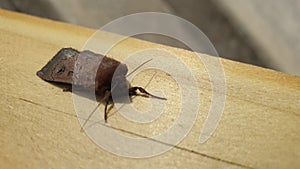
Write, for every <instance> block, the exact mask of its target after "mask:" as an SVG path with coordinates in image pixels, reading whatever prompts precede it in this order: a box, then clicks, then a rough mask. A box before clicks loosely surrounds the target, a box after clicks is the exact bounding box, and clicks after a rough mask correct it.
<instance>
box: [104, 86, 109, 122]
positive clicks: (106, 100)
mask: <svg viewBox="0 0 300 169" xmlns="http://www.w3.org/2000/svg"><path fill="white" fill-rule="evenodd" d="M110 95H111V93H110V91H106V92H105V95H104V98H103V100H104V101H105V108H104V120H105V123H107V113H108V112H107V106H108V104H109V98H110Z"/></svg>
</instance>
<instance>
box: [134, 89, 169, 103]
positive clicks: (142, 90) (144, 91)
mask: <svg viewBox="0 0 300 169" xmlns="http://www.w3.org/2000/svg"><path fill="white" fill-rule="evenodd" d="M137 90H139V91H140V92H141V93H143V94H146V95H147V96H151V97H153V98H157V99H161V100H167V99H166V98H163V97H159V96H155V95H153V94H150V93H149V92H147V91H146V90H145V89H144V88H142V87H137V86H136V87H131V88H130V89H129V95H130V96H136V95H137V92H136V91H137Z"/></svg>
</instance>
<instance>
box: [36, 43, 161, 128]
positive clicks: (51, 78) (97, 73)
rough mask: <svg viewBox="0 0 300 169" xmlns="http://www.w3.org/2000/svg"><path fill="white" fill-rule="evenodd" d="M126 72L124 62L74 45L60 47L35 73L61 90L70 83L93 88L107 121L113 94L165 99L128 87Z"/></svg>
mask: <svg viewBox="0 0 300 169" xmlns="http://www.w3.org/2000/svg"><path fill="white" fill-rule="evenodd" d="M143 64H145V63H143ZM127 72H128V68H127V66H126V64H123V63H121V62H119V61H117V60H115V59H113V58H110V57H107V56H103V55H101V54H96V53H94V52H92V51H89V50H85V51H82V52H79V51H77V50H75V49H73V48H62V49H61V50H60V51H59V52H58V53H57V54H56V55H55V56H54V57H53V58H52V59H51V60H50V61H49V62H48V63H47V64H46V65H45V66H44V67H43V68H42V69H41V70H39V71H38V72H37V76H39V77H40V78H41V79H43V80H45V81H47V82H50V83H52V84H55V85H56V86H59V87H62V88H63V91H72V86H73V87H77V88H80V89H81V90H82V91H84V90H90V89H92V90H94V91H95V95H96V98H97V100H99V101H100V102H104V104H105V109H104V119H105V122H107V113H108V112H107V106H108V104H109V103H111V102H113V101H114V100H113V98H114V99H115V98H117V99H118V98H122V97H123V96H126V95H127V96H129V97H132V96H137V95H141V94H142V95H145V96H147V97H153V98H157V99H162V100H166V98H163V97H158V96H155V95H152V94H150V93H149V92H147V91H146V90H145V89H144V88H142V87H139V86H134V87H131V86H130V84H129V82H128V81H127V80H126V74H127ZM138 91H139V92H138ZM115 93H116V94H115ZM113 94H114V97H112V96H113Z"/></svg>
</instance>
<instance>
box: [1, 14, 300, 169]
mask: <svg viewBox="0 0 300 169" xmlns="http://www.w3.org/2000/svg"><path fill="white" fill-rule="evenodd" d="M93 32H94V30H91V29H86V28H82V27H77V26H73V25H67V24H63V23H58V22H53V21H50V20H44V19H39V18H35V17H30V16H25V15H21V14H17V13H11V12H7V11H2V10H0V35H1V39H0V44H1V45H0V49H1V50H0V51H1V54H0V63H1V67H0V72H1V73H0V75H1V77H0V79H1V88H0V91H1V96H0V133H1V137H0V166H1V168H71V167H72V168H73V167H74V168H125V167H127V168H299V167H300V161H299V159H300V112H299V110H300V78H299V77H296V76H291V75H287V74H283V73H280V72H275V71H271V70H267V69H262V68H259V67H254V66H250V65H245V64H241V63H237V62H232V61H229V60H222V63H223V66H224V69H225V74H226V83H227V93H226V105H225V111H224V113H223V116H222V118H221V120H220V123H219V126H218V128H217V130H216V131H215V133H214V134H213V136H212V137H211V138H210V139H209V140H208V141H207V142H205V143H204V144H199V143H198V139H199V134H200V131H201V129H202V127H203V124H204V121H205V119H206V117H207V112H208V110H209V106H210V102H211V101H210V98H211V85H210V82H209V78H208V75H207V73H206V71H205V68H204V65H203V64H202V63H201V62H200V61H197V59H196V57H195V55H194V54H193V53H191V52H189V51H185V50H182V49H175V48H170V47H166V46H162V45H158V44H153V43H148V42H144V41H140V40H136V39H127V40H126V41H124V42H122V43H121V44H120V45H118V47H116V48H114V49H113V50H112V51H111V53H110V55H111V56H112V57H116V58H122V57H125V56H126V55H128V54H131V53H133V52H135V51H139V50H142V49H146V48H150V47H152V48H162V49H165V50H169V51H172V52H173V53H176V54H177V55H178V56H179V57H180V58H181V59H182V60H183V61H184V62H185V63H186V64H188V65H189V66H191V67H192V69H193V70H194V71H195V72H194V73H196V79H197V81H199V83H198V86H196V87H197V88H198V89H199V90H200V95H201V100H200V101H199V102H201V110H200V111H199V114H198V118H197V120H196V122H195V124H194V126H193V128H192V130H191V132H190V133H189V134H188V135H187V137H186V138H185V139H184V140H183V141H182V142H181V143H180V144H179V145H177V146H176V147H174V148H173V149H171V150H170V151H168V152H166V153H164V154H161V155H159V156H155V157H151V158H146V159H131V158H124V157H120V156H116V155H113V154H111V153H109V152H107V151H105V150H103V149H102V148H100V147H98V146H97V145H96V144H94V143H93V142H92V141H91V140H90V139H89V138H88V137H87V135H85V133H82V132H80V125H79V122H78V120H77V118H76V113H75V111H74V107H73V106H74V105H73V102H72V95H71V94H70V93H65V92H62V91H61V89H59V88H56V87H54V86H52V85H50V84H48V83H46V82H44V81H42V80H41V79H39V78H38V77H37V76H36V75H35V73H36V71H37V70H39V69H40V68H41V67H42V66H44V64H45V63H47V62H48V60H49V59H51V58H52V56H53V55H54V54H55V53H56V52H57V51H58V50H59V49H60V48H62V47H69V46H71V47H74V48H77V49H81V48H82V46H83V45H84V43H85V41H86V40H87V39H88V38H89V36H91V35H92V34H93ZM102 35H103V36H102V38H104V39H106V40H107V41H109V40H110V39H112V38H114V37H115V35H113V34H109V33H104V32H103V33H102ZM203 57H206V58H207V59H208V60H213V59H214V58H213V57H209V56H203ZM161 76H163V74H162V75H161ZM161 76H160V75H157V77H155V80H153V81H152V82H151V85H152V86H153V87H158V88H159V87H161V85H160V83H162V82H164V81H167V82H168V83H172V82H171V81H172V80H171V79H167V80H165V79H164V78H165V77H161ZM139 78H141V77H137V79H136V80H135V81H134V82H133V83H136V84H139V83H141V84H139V85H145V83H143V81H141V80H139ZM175 89H176V88H175ZM166 90H167V91H166V92H167V93H168V92H169V94H170V95H176V91H174V88H169V89H166ZM167 97H168V95H167ZM169 98H170V97H169ZM140 100H142V98H141V99H140ZM137 106H138V107H141V105H137ZM177 108H178V104H177V105H176V104H175V105H172V106H167V108H166V112H165V113H166V114H169V115H170V117H173V114H172V112H173V111H175V110H176V109H177ZM168 122H170V119H168V116H163V117H162V118H161V119H159V120H157V121H156V122H155V123H156V124H155V125H150V127H147V128H146V129H143V128H142V127H143V126H141V125H134V124H129V125H128V122H126V120H124V119H122V117H121V116H120V115H119V114H118V113H116V114H114V115H112V116H111V117H110V119H109V123H110V125H111V126H113V127H116V128H120V129H122V130H124V131H129V132H133V133H137V134H140V132H143V133H146V134H149V133H150V135H151V134H153V133H155V132H160V131H163V130H165V129H166V125H169V123H168ZM143 133H142V134H143Z"/></svg>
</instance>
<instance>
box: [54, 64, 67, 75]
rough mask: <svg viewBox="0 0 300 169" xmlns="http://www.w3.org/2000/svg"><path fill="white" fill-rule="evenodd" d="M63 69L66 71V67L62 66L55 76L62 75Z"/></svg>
mask: <svg viewBox="0 0 300 169" xmlns="http://www.w3.org/2000/svg"><path fill="white" fill-rule="evenodd" d="M65 69H66V67H65V66H62V67H61V68H60V69H59V70H58V71H57V72H56V73H57V74H62V73H64V71H65Z"/></svg>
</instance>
